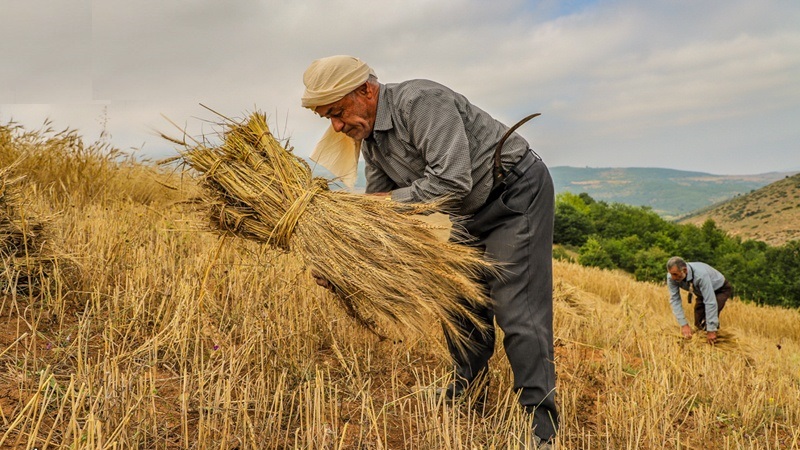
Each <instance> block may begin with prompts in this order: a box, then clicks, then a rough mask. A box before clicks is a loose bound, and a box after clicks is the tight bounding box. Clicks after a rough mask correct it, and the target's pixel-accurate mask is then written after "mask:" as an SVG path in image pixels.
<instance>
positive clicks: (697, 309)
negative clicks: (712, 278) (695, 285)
mask: <svg viewBox="0 0 800 450" xmlns="http://www.w3.org/2000/svg"><path fill="white" fill-rule="evenodd" d="M714 294H715V295H716V297H717V314H719V313H721V312H722V308H724V307H725V302H727V301H728V299H729V298H731V297H733V286H731V284H730V283H729V282H728V280H725V283H723V284H722V287H721V288H719V289H717V290H716V291H714ZM695 295H697V303H695V305H694V326H695V328H697V329H698V330H705V329H706V305H705V304H704V303H703V297H701V296H700V295H699V293H698V292H695Z"/></svg>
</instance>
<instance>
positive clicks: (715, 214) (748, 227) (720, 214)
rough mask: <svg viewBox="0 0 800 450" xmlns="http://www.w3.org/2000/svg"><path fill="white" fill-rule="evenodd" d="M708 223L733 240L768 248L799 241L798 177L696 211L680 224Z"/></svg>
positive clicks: (799, 193)
mask: <svg viewBox="0 0 800 450" xmlns="http://www.w3.org/2000/svg"><path fill="white" fill-rule="evenodd" d="M707 219H713V220H714V222H715V223H716V224H717V226H718V227H719V228H721V229H723V230H725V231H727V232H728V233H730V234H732V235H734V236H741V237H742V238H745V239H755V240H759V241H764V242H766V243H768V244H770V245H781V244H783V243H785V242H788V241H790V240H796V239H800V174H797V175H794V176H791V177H786V178H783V179H781V180H779V181H776V182H774V183H772V184H769V185H767V186H764V187H763V188H761V189H758V190H757V191H755V192H751V193H748V194H745V195H742V196H738V197H736V198H734V199H732V200H729V201H726V202H724V203H720V204H718V205H714V206H712V207H709V208H706V209H703V210H700V211H697V212H696V213H695V214H692V215H690V216H687V217H685V218H684V219H683V220H681V223H693V224H695V225H701V224H702V223H703V222H705V221H706V220H707Z"/></svg>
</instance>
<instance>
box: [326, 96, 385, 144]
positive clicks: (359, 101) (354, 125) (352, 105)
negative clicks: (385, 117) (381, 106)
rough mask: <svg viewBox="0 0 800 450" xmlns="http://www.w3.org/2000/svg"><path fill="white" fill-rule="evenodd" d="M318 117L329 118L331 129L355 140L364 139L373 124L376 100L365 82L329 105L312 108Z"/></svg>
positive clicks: (370, 131)
mask: <svg viewBox="0 0 800 450" xmlns="http://www.w3.org/2000/svg"><path fill="white" fill-rule="evenodd" d="M314 111H315V112H316V113H317V114H319V116H320V117H323V118H325V119H330V121H331V125H332V126H333V129H334V130H336V131H337V132H339V133H344V134H346V135H348V136H350V137H351V138H353V139H354V140H356V141H360V140H362V139H366V138H367V137H368V136H369V134H370V133H372V128H373V127H374V126H375V114H376V112H377V101H375V96H374V93H373V91H372V90H371V89H370V87H368V86H367V85H366V84H365V85H362V86H361V87H359V88H358V89H356V90H355V91H353V92H352V93H350V94H348V95H345V96H344V98H342V99H341V100H339V101H337V102H333V103H331V104H330V105H322V106H317V107H316V108H314Z"/></svg>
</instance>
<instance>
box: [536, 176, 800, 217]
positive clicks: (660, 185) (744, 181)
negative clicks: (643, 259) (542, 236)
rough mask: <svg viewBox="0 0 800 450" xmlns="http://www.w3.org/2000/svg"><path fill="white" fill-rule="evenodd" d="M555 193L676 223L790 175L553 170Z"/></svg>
mask: <svg viewBox="0 0 800 450" xmlns="http://www.w3.org/2000/svg"><path fill="white" fill-rule="evenodd" d="M550 171H551V173H552V175H553V182H554V183H555V187H556V192H564V191H569V192H572V193H575V194H580V193H581V192H586V193H588V194H589V195H590V196H591V197H592V198H594V199H595V200H603V201H606V202H617V203H624V204H628V205H633V206H648V207H650V208H652V209H653V211H654V212H656V213H657V214H659V215H660V216H662V217H664V218H665V219H675V218H678V217H680V216H683V215H685V214H688V213H690V212H692V211H696V210H698V209H700V208H704V207H706V206H709V205H712V204H714V203H718V202H720V201H723V200H727V199H730V198H733V197H735V196H736V195H739V194H744V193H746V192H750V191H751V190H753V189H758V188H760V187H763V186H765V185H767V184H769V183H772V182H774V181H776V180H780V179H782V178H784V177H785V176H786V175H789V173H783V172H771V173H764V174H756V175H712V174H708V173H703V172H689V171H682V170H673V169H659V168H639V167H630V168H589V167H586V168H581V167H566V166H557V167H552V168H551V169H550Z"/></svg>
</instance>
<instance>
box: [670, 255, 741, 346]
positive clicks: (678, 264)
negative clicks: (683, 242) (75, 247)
mask: <svg viewBox="0 0 800 450" xmlns="http://www.w3.org/2000/svg"><path fill="white" fill-rule="evenodd" d="M667 272H668V274H667V287H668V288H669V296H670V297H669V301H670V304H671V305H672V313H673V314H674V315H675V318H676V319H677V320H678V324H679V325H680V326H681V333H683V336H684V337H685V338H687V339H688V338H690V337H692V329H691V327H689V322H688V321H687V320H686V315H685V314H684V313H683V305H682V303H681V293H680V290H681V289H683V290H685V291H689V297H688V299H689V303H692V296H693V295H694V296H697V303H696V304H695V306H694V326H695V327H696V328H697V329H698V330H705V331H706V339H707V340H708V342H709V343H710V344H713V343H715V342H716V340H717V330H718V329H719V313H720V312H722V308H724V307H725V302H727V301H728V299H729V298H731V297H732V296H733V287H732V286H731V284H730V283H729V282H728V280H726V279H725V277H724V276H723V275H722V274H721V273H719V271H717V270H716V269H714V268H713V267H711V266H709V265H708V264H705V263H701V262H692V263H687V262H686V261H684V260H683V258H680V257H678V256H673V257H672V258H670V259H669V261H667Z"/></svg>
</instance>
